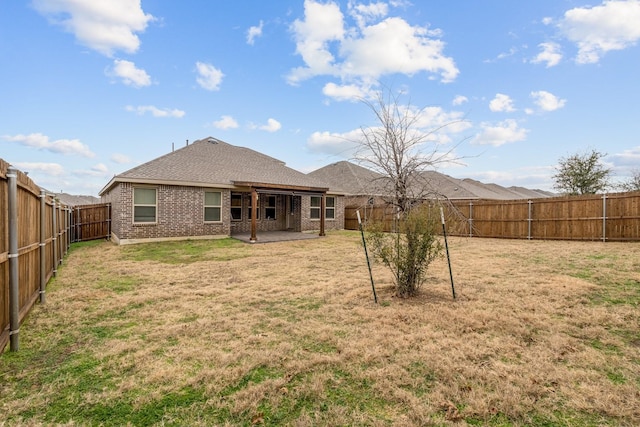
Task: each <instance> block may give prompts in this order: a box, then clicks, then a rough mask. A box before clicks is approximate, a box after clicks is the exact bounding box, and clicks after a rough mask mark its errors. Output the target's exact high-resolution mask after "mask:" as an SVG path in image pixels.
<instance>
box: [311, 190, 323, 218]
mask: <svg viewBox="0 0 640 427" xmlns="http://www.w3.org/2000/svg"><path fill="white" fill-rule="evenodd" d="M321 204H322V197H319V196H311V209H310V211H309V218H311V219H320V206H321Z"/></svg>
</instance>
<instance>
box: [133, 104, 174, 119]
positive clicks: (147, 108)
mask: <svg viewBox="0 0 640 427" xmlns="http://www.w3.org/2000/svg"><path fill="white" fill-rule="evenodd" d="M125 110H127V111H129V112H132V113H136V114H138V115H140V116H142V115H144V114H146V113H151V115H152V116H153V117H172V118H177V119H179V118H182V117H184V115H185V114H186V113H185V112H184V111H182V110H178V109H175V108H174V109H173V110H171V109H168V108H165V109H160V108H157V107H154V106H153V105H138V106H137V107H134V106H132V105H127V106H126V107H125Z"/></svg>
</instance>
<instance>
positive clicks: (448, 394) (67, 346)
mask: <svg viewBox="0 0 640 427" xmlns="http://www.w3.org/2000/svg"><path fill="white" fill-rule="evenodd" d="M449 246H450V251H451V256H452V265H453V270H454V271H453V273H454V279H455V280H456V291H457V294H458V299H457V300H456V301H453V300H452V297H451V287H450V283H449V276H448V270H447V264H446V260H445V259H440V260H437V261H436V262H434V263H433V264H432V266H431V268H430V271H429V274H430V275H431V276H432V277H431V278H430V282H429V283H428V284H427V285H426V286H425V287H423V289H422V291H421V294H420V296H419V297H417V298H414V299H409V300H401V299H397V298H394V297H393V292H392V288H391V277H390V274H389V273H388V272H387V271H386V270H385V269H384V268H383V267H381V266H374V278H375V280H376V287H377V291H378V297H379V304H378V305H376V304H374V303H373V301H372V293H371V285H370V283H369V276H368V272H367V269H366V268H367V267H366V261H365V259H364V253H363V251H362V247H361V246H360V243H359V234H357V233H352V232H340V233H333V234H330V235H329V236H328V237H326V238H323V239H317V240H310V241H299V242H285V243H273V244H266V245H252V246H250V245H246V244H240V243H233V242H232V241H227V242H225V243H221V242H200V243H198V242H185V243H171V244H167V245H166V246H163V245H159V246H155V247H154V246H150V245H142V246H135V247H118V246H114V245H112V244H110V243H99V244H90V245H83V246H82V247H76V248H74V250H72V252H71V253H70V255H69V256H68V258H67V259H66V260H65V264H64V266H63V268H62V269H60V271H59V275H58V278H57V279H56V280H55V281H54V282H53V283H51V284H50V286H49V288H48V293H47V295H48V302H47V304H45V305H43V306H38V307H36V308H35V309H34V311H33V312H32V314H31V315H30V318H29V320H28V322H27V323H26V324H25V325H24V326H23V328H22V329H21V339H22V342H21V351H20V352H18V353H9V352H7V353H5V354H3V355H2V356H1V358H0V413H2V414H6V415H5V418H4V419H5V423H6V425H21V424H24V425H37V424H51V423H58V424H69V425H71V424H73V425H75V424H80V425H84V424H91V425H98V424H103V425H120V424H132V425H149V424H158V425H160V424H162V425H181V424H184V425H252V424H258V425H259V424H265V425H292V426H306V425H373V426H377V425H385V426H395V425H398V426H400V425H402V426H404V425H416V426H418V425H449V424H451V425H465V424H471V425H474V424H475V425H501V426H502V425H584V426H590V425H594V426H595V425H638V424H640V403H639V402H640V332H639V331H640V313H639V304H640V273H639V272H640V245H638V244H637V243H634V244H618V243H607V244H603V243H598V242H585V243H580V242H542V241H511V240H492V239H464V238H455V239H453V238H452V239H450V241H449ZM158 249H160V251H158ZM147 258H150V259H147ZM169 261H171V263H168V262H169ZM0 425H2V420H0Z"/></svg>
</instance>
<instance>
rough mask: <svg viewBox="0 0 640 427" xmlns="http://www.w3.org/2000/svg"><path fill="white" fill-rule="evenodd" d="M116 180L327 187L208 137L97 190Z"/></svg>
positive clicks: (264, 157)
mask: <svg viewBox="0 0 640 427" xmlns="http://www.w3.org/2000/svg"><path fill="white" fill-rule="evenodd" d="M119 181H135V182H143V181H148V182H164V183H172V184H175V185H180V184H183V185H194V184H203V185H224V186H233V185H234V184H235V183H238V182H241V183H262V184H267V185H271V186H274V187H305V188H313V189H323V188H324V189H326V188H327V185H326V184H325V183H324V182H322V181H321V180H318V179H316V178H313V177H310V176H308V175H306V174H304V173H302V172H298V171H296V170H294V169H292V168H290V167H287V166H286V165H285V163H284V162H282V161H280V160H278V159H274V158H273V157H269V156H267V155H265V154H262V153H259V152H257V151H254V150H251V149H249V148H245V147H238V146H235V145H231V144H228V143H226V142H224V141H221V140H219V139H216V138H212V137H209V138H204V139H200V140H197V141H194V142H193V143H192V144H190V145H187V146H185V147H182V148H180V149H178V150H175V151H173V152H171V153H168V154H165V155H164V156H161V157H158V158H156V159H154V160H151V161H149V162H147V163H144V164H141V165H139V166H136V167H134V168H133V169H129V170H128V171H126V172H123V173H121V174H119V175H116V176H115V177H114V178H113V179H112V180H111V182H110V183H109V184H107V186H105V188H103V190H102V191H101V194H102V193H104V192H105V191H106V190H108V189H109V188H110V187H111V186H112V185H113V184H114V183H115V182H119Z"/></svg>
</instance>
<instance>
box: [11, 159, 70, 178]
mask: <svg viewBox="0 0 640 427" xmlns="http://www.w3.org/2000/svg"><path fill="white" fill-rule="evenodd" d="M14 166H15V167H17V168H18V169H19V170H21V171H22V172H28V173H30V174H31V173H34V172H35V173H40V174H43V175H48V176H64V175H65V172H64V168H63V167H62V165H60V164H58V163H38V162H17V163H14Z"/></svg>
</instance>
